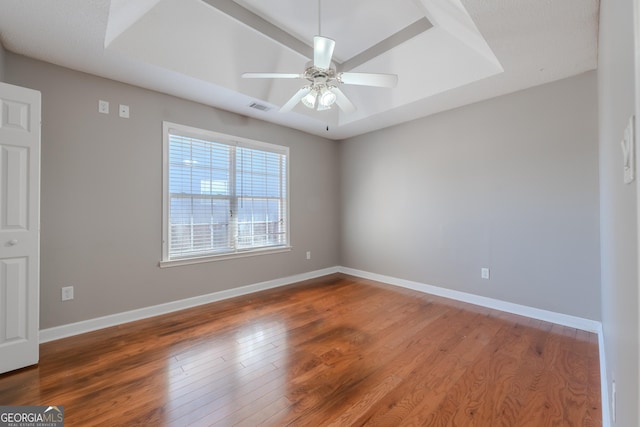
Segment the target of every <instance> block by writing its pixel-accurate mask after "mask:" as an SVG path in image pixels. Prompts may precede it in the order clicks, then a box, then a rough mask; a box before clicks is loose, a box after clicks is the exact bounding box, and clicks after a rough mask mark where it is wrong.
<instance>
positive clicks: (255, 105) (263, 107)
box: [249, 102, 271, 111]
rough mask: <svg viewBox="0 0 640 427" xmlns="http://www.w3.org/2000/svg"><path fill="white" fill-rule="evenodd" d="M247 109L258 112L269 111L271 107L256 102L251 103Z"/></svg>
mask: <svg viewBox="0 0 640 427" xmlns="http://www.w3.org/2000/svg"><path fill="white" fill-rule="evenodd" d="M249 107H251V108H255V109H256V110H260V111H269V110H270V109H271V107H267V106H266V105H264V104H258V103H257V102H252V103H251V104H249Z"/></svg>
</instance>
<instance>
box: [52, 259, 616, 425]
mask: <svg viewBox="0 0 640 427" xmlns="http://www.w3.org/2000/svg"><path fill="white" fill-rule="evenodd" d="M334 273H344V274H349V275H351V276H356V277H361V278H364V279H369V280H375V281H377V282H382V283H387V284H390V285H395V286H400V287H403V288H407V289H412V290H416V291H419V292H424V293H427V294H431V295H437V296H441V297H444V298H450V299H453V300H457V301H462V302H466V303H469V304H474V305H479V306H482V307H487V308H491V309H495V310H500V311H504V312H507V313H512V314H517V315H521V316H526V317H530V318H533V319H538V320H544V321H546V322H551V323H556V324H559V325H563V326H568V327H571V328H576V329H581V330H584V331H588V332H593V333H596V334H598V347H599V349H600V381H601V398H602V425H603V426H604V427H610V410H609V389H608V382H607V371H606V363H605V351H604V348H605V347H604V334H603V329H602V323H601V322H598V321H596V320H589V319H583V318H580V317H576V316H570V315H566V314H562V313H555V312H552V311H548V310H542V309H539V308H533V307H529V306H525V305H520V304H514V303H510V302H506V301H502V300H497V299H493V298H487V297H482V296H478V295H473V294H469V293H466V292H460V291H454V290H451V289H445V288H441V287H438V286H433V285H427V284H424V283H419V282H413V281H410V280H405V279H398V278H395V277H390V276H384V275H381V274H376V273H370V272H367V271H362V270H356V269H353V268H348V267H339V266H336V267H330V268H325V269H322V270H316V271H311V272H308V273H302V274H297V275H294V276H289V277H284V278H281V279H275V280H269V281H266V282H260V283H255V284H252V285H247V286H242V287H239V288H234V289H228V290H225V291H220V292H213V293H211V294H207V295H201V296H197V297H193V298H187V299H183V300H179V301H172V302H168V303H165V304H159V305H154V306H151V307H145V308H140V309H137V310H131V311H126V312H123V313H117V314H112V315H109V316H103V317H98V318H95V319H89V320H84V321H81V322H76V323H70V324H68V325H62V326H56V327H53V328H48V329H43V330H41V331H40V342H41V343H45V342H49V341H54V340H57V339H61V338H66V337H70V336H73V335H78V334H83V333H85V332H91V331H95V330H98V329H102V328H108V327H110V326H116V325H120V324H123V323H127V322H133V321H135V320H141V319H146V318H149V317H153V316H159V315H162V314H166V313H171V312H173V311H178V310H184V309H186V308H191V307H196V306H199V305H203V304H208V303H211V302H216V301H221V300H225V299H229V298H234V297H238V296H242V295H247V294H251V293H254V292H259V291H263V290H267V289H273V288H277V287H280V286H286V285H290V284H292V283H296V282H302V281H304V280H309V279H315V278H317V277H322V276H327V275H329V274H334Z"/></svg>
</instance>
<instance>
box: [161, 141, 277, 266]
mask: <svg viewBox="0 0 640 427" xmlns="http://www.w3.org/2000/svg"><path fill="white" fill-rule="evenodd" d="M168 139H169V144H168V145H169V146H168V167H169V171H168V193H169V194H168V199H169V206H168V223H169V224H168V231H169V233H168V234H169V236H168V237H169V248H168V259H169V260H174V259H184V258H192V257H202V256H208V255H218V254H229V253H236V252H243V251H249V250H254V249H263V248H269V247H274V246H286V245H288V243H289V242H288V235H287V231H288V224H287V220H288V219H287V212H288V201H287V191H288V185H287V149H286V147H280V148H277V146H272V145H271V144H264V146H261V144H260V143H258V142H255V141H252V142H251V143H242V142H237V141H225V140H219V141H218V140H210V139H209V138H203V137H194V136H189V135H186V134H182V133H178V132H176V131H173V130H170V131H169V135H168Z"/></svg>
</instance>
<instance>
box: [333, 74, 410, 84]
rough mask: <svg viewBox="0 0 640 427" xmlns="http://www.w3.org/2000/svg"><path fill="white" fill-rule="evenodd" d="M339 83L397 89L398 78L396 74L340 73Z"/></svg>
mask: <svg viewBox="0 0 640 427" xmlns="http://www.w3.org/2000/svg"><path fill="white" fill-rule="evenodd" d="M338 81H340V82H342V83H344V84H347V85H362V86H377V87H396V86H397V84H398V76H397V75H395V74H376V73H340V74H338Z"/></svg>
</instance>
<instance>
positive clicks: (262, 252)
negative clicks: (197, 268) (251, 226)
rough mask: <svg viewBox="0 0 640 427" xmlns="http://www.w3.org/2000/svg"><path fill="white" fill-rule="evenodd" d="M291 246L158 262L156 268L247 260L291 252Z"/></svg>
mask: <svg viewBox="0 0 640 427" xmlns="http://www.w3.org/2000/svg"><path fill="white" fill-rule="evenodd" d="M291 249H292V248H291V246H278V247H277V248H267V249H256V250H251V251H246V252H236V253H232V254H223V255H209V256H202V257H194V258H184V259H176V260H171V261H160V262H159V263H158V266H159V267H160V268H167V267H179V266H181V265H191V264H202V263H205V262H214V261H224V260H228V259H236V258H247V257H252V256H258V255H269V254H278V253H283V252H291Z"/></svg>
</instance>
